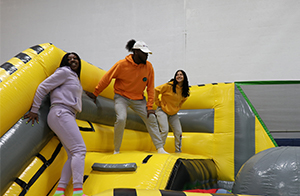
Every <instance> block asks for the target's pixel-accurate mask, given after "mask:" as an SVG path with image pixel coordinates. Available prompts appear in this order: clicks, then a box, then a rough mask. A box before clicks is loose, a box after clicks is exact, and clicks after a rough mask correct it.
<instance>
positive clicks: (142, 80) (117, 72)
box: [94, 54, 154, 110]
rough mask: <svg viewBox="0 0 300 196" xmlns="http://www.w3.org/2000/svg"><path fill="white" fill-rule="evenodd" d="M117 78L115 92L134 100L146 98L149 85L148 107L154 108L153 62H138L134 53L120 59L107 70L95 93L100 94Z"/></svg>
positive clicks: (149, 108)
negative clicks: (135, 60)
mask: <svg viewBox="0 0 300 196" xmlns="http://www.w3.org/2000/svg"><path fill="white" fill-rule="evenodd" d="M113 78H114V79H115V84H114V92H115V93H117V94H119V95H122V96H123V97H126V98H128V99H132V100H141V99H143V98H144V90H145V88H146V87H147V94H148V102H147V109H148V110H152V109H153V102H154V100H153V99H154V70H153V67H152V64H151V63H150V62H149V61H147V62H146V64H136V63H135V62H134V61H133V59H132V54H130V55H128V56H126V57H125V59H123V60H120V61H118V62H117V63H116V64H115V65H114V66H113V67H112V68H111V69H110V70H109V71H108V72H106V73H105V74H104V75H103V77H102V78H101V80H100V81H99V83H98V85H97V86H96V88H95V91H94V95H95V96H98V95H99V94H100V93H101V92H102V91H103V90H104V89H105V88H106V87H107V86H108V85H109V83H110V82H111V80H112V79H113Z"/></svg>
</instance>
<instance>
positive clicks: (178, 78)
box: [154, 70, 190, 153]
mask: <svg viewBox="0 0 300 196" xmlns="http://www.w3.org/2000/svg"><path fill="white" fill-rule="evenodd" d="M189 95H190V92H189V82H188V78H187V75H186V73H185V72H184V71H183V70H177V71H176V73H175V75H174V78H173V79H171V80H170V81H169V82H168V83H165V84H163V85H160V86H158V87H156V88H155V98H154V101H155V104H156V105H157V106H158V108H157V109H156V111H155V113H156V117H157V121H158V123H159V127H160V131H161V135H162V140H163V142H164V144H165V142H166V139H167V136H168V132H169V125H170V127H171V128H172V130H173V134H174V137H175V152H177V153H180V152H181V137H182V128H181V124H180V121H179V117H178V115H177V112H178V111H179V110H180V108H181V106H182V104H183V103H184V102H185V101H186V100H187V98H188V97H189Z"/></svg>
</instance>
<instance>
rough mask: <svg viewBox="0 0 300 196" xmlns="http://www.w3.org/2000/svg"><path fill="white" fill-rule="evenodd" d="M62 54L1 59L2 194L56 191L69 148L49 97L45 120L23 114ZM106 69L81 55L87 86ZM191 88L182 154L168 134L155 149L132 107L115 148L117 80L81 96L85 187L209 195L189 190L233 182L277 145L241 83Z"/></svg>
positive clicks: (46, 50) (41, 51) (93, 191)
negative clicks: (50, 120) (51, 117)
mask: <svg viewBox="0 0 300 196" xmlns="http://www.w3.org/2000/svg"><path fill="white" fill-rule="evenodd" d="M64 54H65V52H64V51H63V50H61V49H59V48H57V47H55V46H54V45H53V44H50V43H45V44H40V45H36V46H33V47H31V48H28V49H26V50H24V51H23V52H21V53H19V54H18V55H16V56H15V57H13V58H12V59H10V60H9V61H7V62H5V63H4V64H2V65H1V66H0V100H1V104H0V107H1V108H0V134H1V138H0V156H1V159H0V161H1V163H0V165H1V167H0V170H1V171H0V173H1V187H0V190H1V193H0V194H1V195H29V196H33V195H52V194H53V193H54V191H55V188H56V185H57V182H58V180H59V177H60V172H61V169H62V166H63V163H64V162H65V160H66V153H65V151H64V149H63V147H62V145H61V143H60V142H59V140H58V139H57V137H56V136H55V135H54V134H53V132H52V131H51V130H50V128H49V127H48V126H47V123H46V116H47V113H48V110H49V97H48V96H47V97H45V98H44V100H43V104H42V106H41V108H40V110H39V113H40V123H39V124H36V125H34V126H33V127H32V126H31V125H27V124H26V120H23V119H22V117H23V115H24V114H25V113H26V112H28V110H29V109H30V106H31V104H32V101H33V97H34V94H35V90H36V88H37V86H38V85H39V84H40V83H41V82H42V81H43V80H44V79H45V78H46V77H48V76H49V75H51V74H52V73H53V72H54V71H55V69H56V68H57V67H58V65H59V63H60V61H61V58H62V56H63V55H64ZM104 73H105V71H104V70H102V69H100V68H98V67H96V66H94V65H91V64H89V63H87V62H86V61H84V60H82V72H81V82H82V86H83V89H84V90H86V91H90V92H92V91H93V90H94V87H95V86H96V85H97V83H98V81H99V80H100V78H101V77H102V76H103V74H104ZM190 91H191V96H190V98H189V99H188V100H187V101H186V103H184V105H183V106H182V110H180V112H179V113H178V114H179V116H180V120H181V122H182V127H183V135H182V137H183V139H182V153H179V154H177V153H174V138H173V134H172V133H169V135H168V138H167V142H166V145H165V149H166V151H168V152H170V154H168V155H166V154H158V153H156V151H155V147H154V145H153V144H152V141H151V138H150V136H149V134H148V133H147V131H146V128H145V126H144V124H143V123H142V121H141V119H140V118H139V117H138V116H137V115H135V113H134V112H132V111H131V110H129V111H128V121H127V124H126V130H125V132H124V137H123V143H122V147H121V153H120V154H117V155H113V153H112V152H113V123H114V120H115V114H114V109H113V95H114V93H113V82H112V83H111V84H110V85H109V87H108V88H106V90H104V91H103V92H102V93H101V94H100V95H99V96H98V98H97V102H96V104H94V103H93V102H92V101H91V100H90V99H89V98H88V97H87V96H86V95H83V97H82V99H83V110H82V112H81V113H79V114H78V115H77V123H78V126H79V128H80V130H81V133H82V136H83V138H84V140H85V142H86V146H87V155H86V164H85V172H84V174H85V182H84V187H83V189H84V192H85V194H87V195H105V194H106V193H108V192H111V191H112V190H116V189H117V190H119V191H117V192H122V190H123V189H125V190H136V191H137V192H138V195H154V193H153V192H155V191H156V192H157V191H158V190H160V193H161V192H168V194H170V195H172V193H173V192H174V195H176V194H175V192H178V191H179V192H181V193H182V194H185V195H195V194H197V195H210V194H205V193H203V194H200V193H187V192H183V191H184V190H187V189H193V188H198V189H199V188H201V189H210V188H217V187H220V188H225V189H231V188H232V185H233V183H234V179H235V176H236V174H237V173H238V171H239V169H240V168H241V166H242V165H243V164H244V163H245V162H246V161H247V160H248V159H249V158H250V157H251V156H253V155H255V154H257V153H259V152H261V151H263V150H265V149H268V148H271V147H275V146H276V142H274V140H273V138H272V137H271V136H270V134H269V133H268V131H267V130H266V129H265V128H264V126H263V124H262V121H261V120H260V119H259V118H258V116H257V115H256V114H255V113H254V112H253V110H252V109H251V107H250V106H249V104H248V103H247V101H245V99H244V97H243V95H242V93H241V91H240V90H239V89H238V88H237V86H236V85H235V83H217V84H205V85H195V86H191V87H190ZM71 188H72V187H71V186H69V187H68V189H67V191H68V190H70V189H71ZM120 190H121V191H120ZM66 195H70V194H69V193H66ZM107 195H109V193H108V194H107Z"/></svg>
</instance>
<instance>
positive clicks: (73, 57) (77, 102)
mask: <svg viewBox="0 0 300 196" xmlns="http://www.w3.org/2000/svg"><path fill="white" fill-rule="evenodd" d="M80 70H81V61H80V58H79V56H78V55H77V54H76V53H67V54H66V55H64V57H63V59H62V61H61V64H60V67H59V68H57V69H56V71H55V72H54V73H53V74H52V75H51V76H49V77H48V78H46V79H45V80H44V81H43V82H42V83H41V84H40V85H39V86H38V88H37V90H36V93H35V96H34V100H33V104H32V107H31V110H30V112H29V113H28V114H26V115H25V116H24V118H29V119H28V121H27V123H28V122H30V121H32V125H33V124H34V121H37V122H38V110H39V108H40V105H41V102H42V99H43V98H44V97H45V95H47V94H48V93H49V92H50V100H51V107H50V111H49V114H48V118H47V122H48V125H49V127H50V128H51V129H52V131H53V132H54V133H55V134H56V135H57V137H58V138H59V139H60V141H61V143H62V144H63V146H64V148H65V150H66V152H67V154H68V160H67V161H66V163H65V165H64V167H63V170H62V174H61V178H60V181H59V184H58V189H57V191H56V193H55V194H54V195H55V196H63V195H64V191H65V189H66V187H67V185H68V183H69V181H70V179H71V177H73V188H74V191H73V195H76V196H82V195H84V194H83V192H82V184H83V171H84V159H85V154H86V147H85V143H84V141H83V138H82V136H81V134H80V131H79V128H78V126H77V123H76V120H75V119H76V118H75V117H76V113H77V112H81V107H82V102H81V96H82V91H83V90H82V86H81V83H80V80H79V78H80Z"/></svg>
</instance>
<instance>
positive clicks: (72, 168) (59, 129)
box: [48, 105, 86, 188]
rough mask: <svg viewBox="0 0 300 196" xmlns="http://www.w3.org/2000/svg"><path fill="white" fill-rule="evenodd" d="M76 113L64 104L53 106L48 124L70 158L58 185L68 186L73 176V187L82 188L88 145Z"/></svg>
mask: <svg viewBox="0 0 300 196" xmlns="http://www.w3.org/2000/svg"><path fill="white" fill-rule="evenodd" d="M75 116H76V115H75V113H74V112H72V110H71V109H69V108H67V107H66V106H63V105H55V106H53V107H51V109H50V112H49V114H48V125H49V127H50V128H51V129H52V131H53V132H54V133H55V134H56V135H57V137H58V138H59V140H60V141H61V143H62V144H63V146H64V148H65V150H66V152H67V154H68V160H67V161H66V163H65V164H64V167H63V170H62V173H61V178H60V181H59V184H58V187H61V188H66V187H67V185H68V183H69V181H70V179H71V177H73V187H74V188H82V184H83V171H84V159H85V154H86V147H85V143H84V141H83V138H82V136H81V134H80V131H79V128H78V126H77V123H76V120H75Z"/></svg>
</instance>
